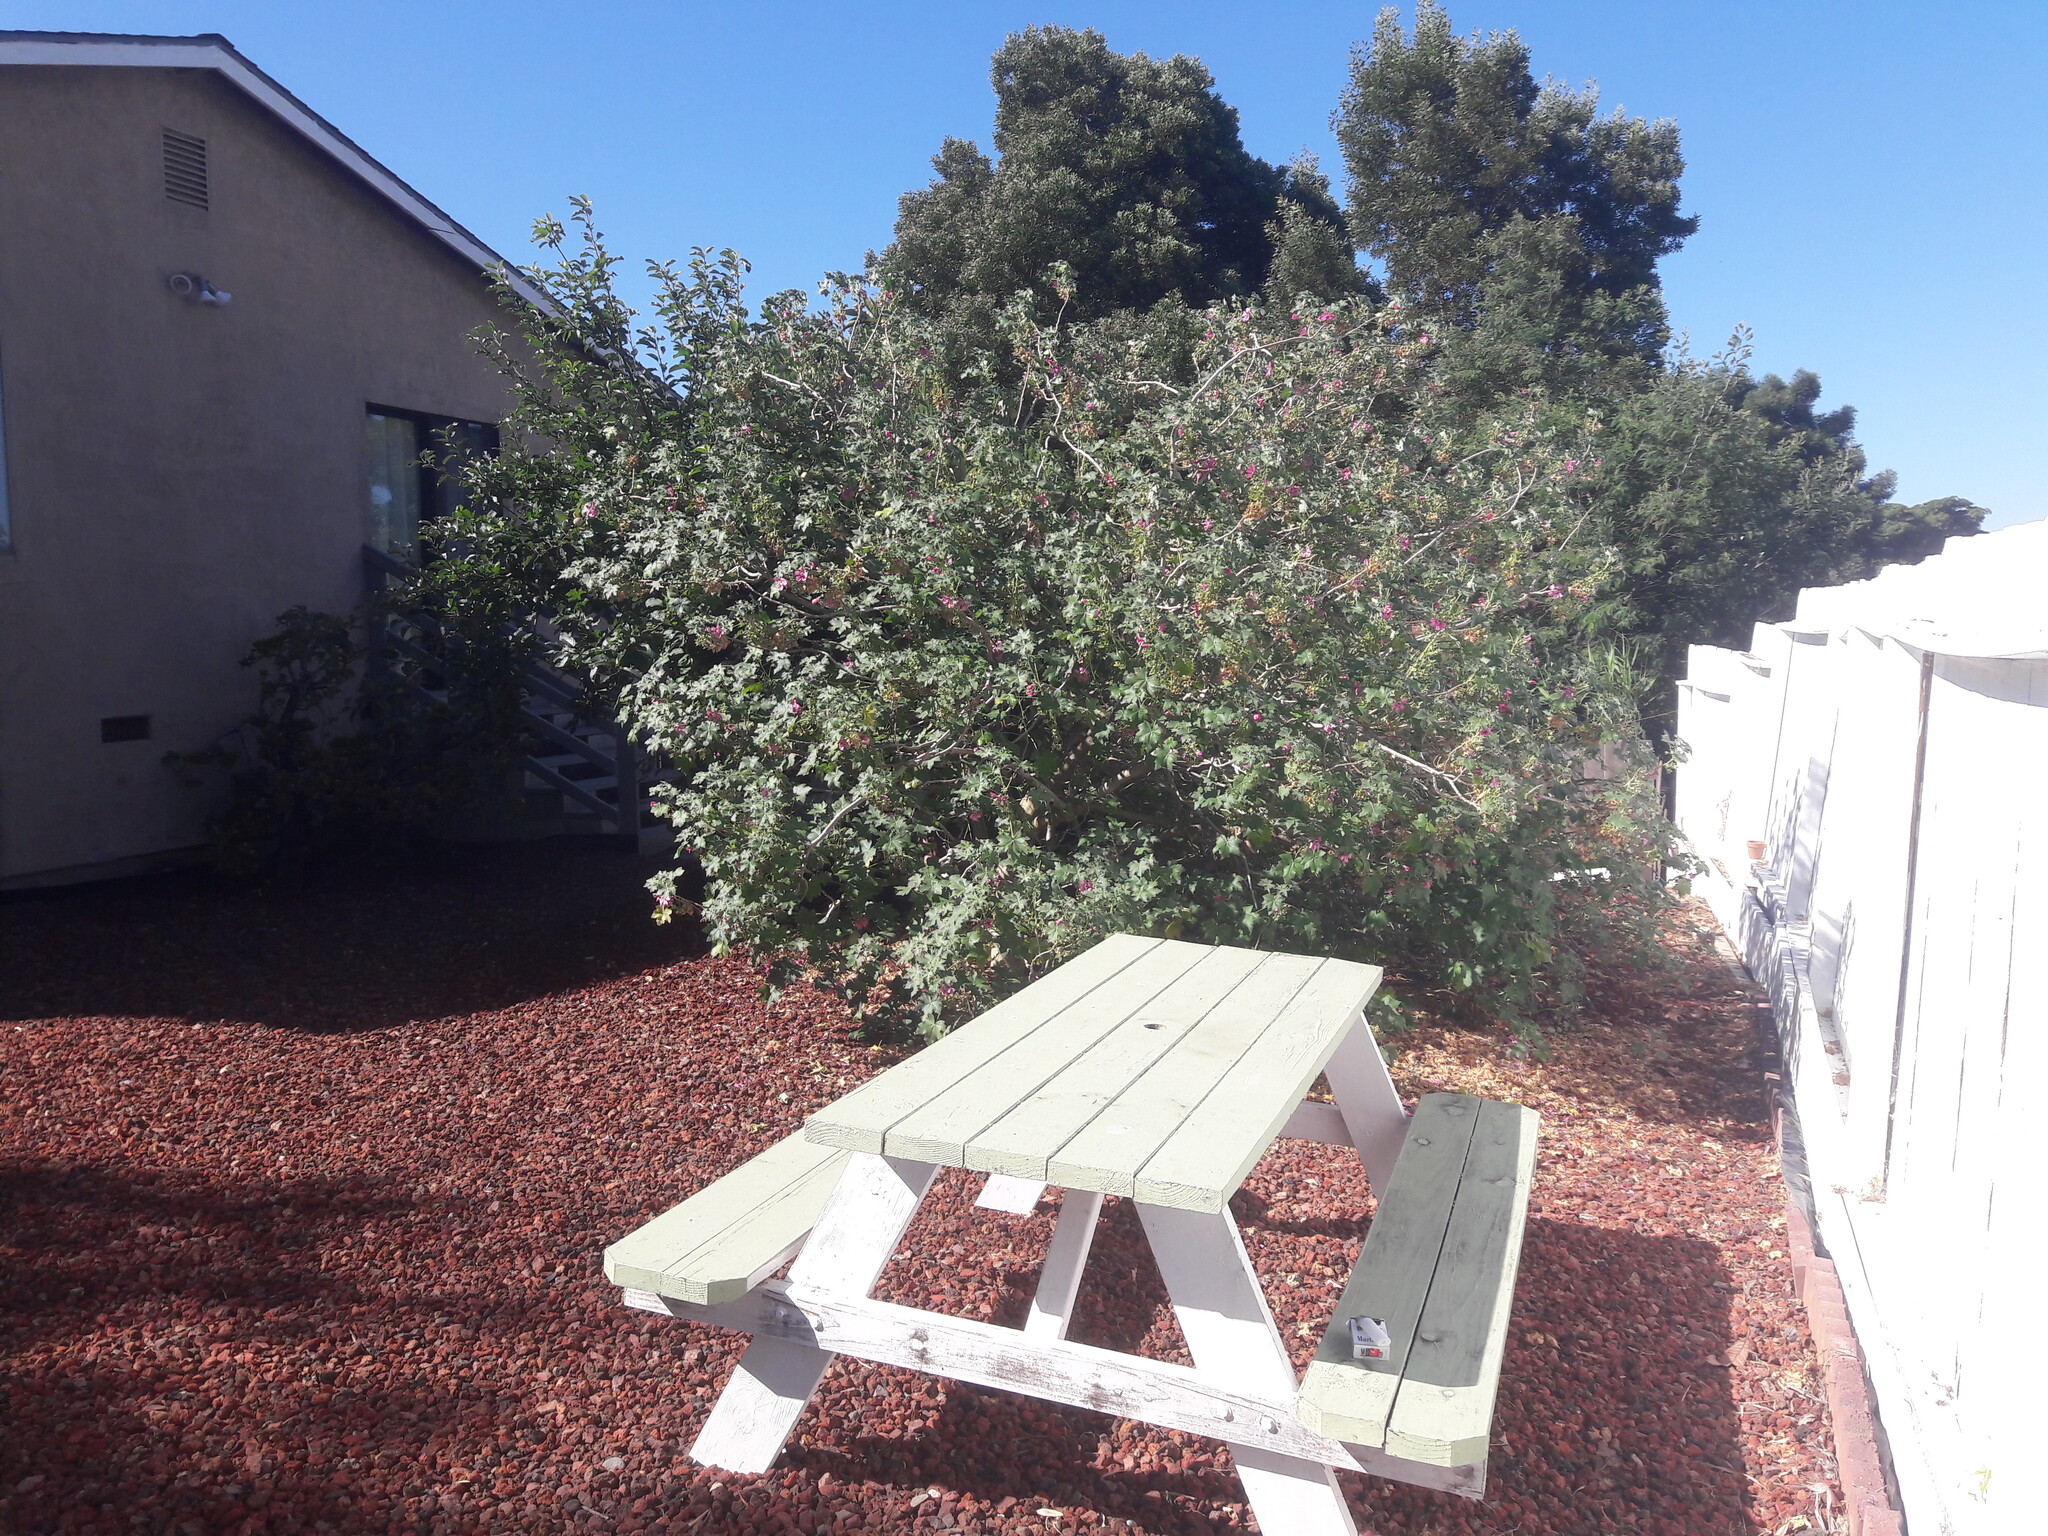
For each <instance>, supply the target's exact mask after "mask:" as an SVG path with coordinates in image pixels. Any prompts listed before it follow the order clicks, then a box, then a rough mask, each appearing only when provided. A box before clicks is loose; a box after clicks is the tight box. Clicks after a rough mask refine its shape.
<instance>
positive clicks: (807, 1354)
mask: <svg viewBox="0 0 2048 1536" xmlns="http://www.w3.org/2000/svg"><path fill="white" fill-rule="evenodd" d="M937 1172H938V1165H937V1164H935V1163H916V1162H910V1161H907V1160H905V1159H903V1158H896V1157H877V1156H874V1155H873V1154H871V1153H866V1152H856V1153H855V1154H854V1155H853V1156H852V1157H850V1158H848V1159H847V1162H846V1171H845V1172H844V1173H842V1174H840V1176H839V1183H838V1185H837V1187H836V1188H834V1189H833V1191H832V1196H831V1198H830V1199H829V1200H827V1201H826V1202H825V1209H824V1210H823V1211H821V1212H819V1214H818V1224H817V1225H816V1226H815V1227H813V1228H812V1229H811V1235H810V1237H809V1238H808V1239H807V1240H806V1241H805V1243H804V1248H803V1252H802V1253H800V1254H798V1255H797V1259H796V1263H795V1264H794V1265H792V1266H791V1268H790V1274H789V1278H790V1283H791V1284H793V1285H799V1284H800V1285H806V1286H811V1287H814V1288H816V1289H818V1290H821V1291H829V1292H831V1293H833V1294H835V1295H843V1296H865V1295H867V1293H868V1292H869V1291H870V1290H871V1289H873V1287H874V1283H875V1281H876V1279H877V1278H879V1277H880V1275H881V1273H882V1270H883V1268H884V1266H886V1265H887V1264H888V1262H889V1256H890V1255H891V1254H892V1253H894V1252H895V1251H896V1244H897V1243H898V1242H899V1241H901V1240H902V1237H903V1229H904V1228H905V1227H907V1226H909V1225H910V1218H911V1217H913V1216H915V1215H916V1214H917V1207H918V1204H919V1202H921V1201H922V1200H923V1199H924V1195H925V1191H926V1190H928V1189H929V1188H931V1182H932V1176H933V1175H934V1174H936V1173H937ZM831 1363H832V1352H831V1351H830V1350H828V1349H819V1348H816V1347H815V1346H813V1345H808V1344H797V1343H792V1342H790V1341H789V1340H786V1339H759V1338H757V1339H755V1340H754V1341H753V1342H752V1343H751V1344H749V1345H748V1346H747V1352H746V1353H745V1354H744V1355H742V1356H740V1363H739V1364H738V1365H737V1366H736V1367H734V1369H733V1373H732V1377H731V1379H730V1380H728V1381H727V1382H726V1384H725V1390H724V1391H723V1392H721V1393H719V1395H718V1402H717V1405H716V1406H715V1407H713V1408H712V1410H711V1416H710V1417H709V1418H708V1419H706V1420H705V1421H704V1428H703V1430H702V1431H701V1432H700V1433H699V1434H698V1436H697V1439H696V1443H695V1444H693V1445H692V1446H691V1447H690V1455H691V1457H692V1458H693V1459H694V1460H696V1461H698V1462H700V1463H702V1464H703V1465H705V1466H708V1467H723V1468H724V1469H725V1470H726V1471H728V1472H765V1471H767V1470H768V1468H769V1467H771V1466H773V1465H774V1463H775V1458H776V1457H777V1456H779V1455H781V1454H782V1447H783V1443H784V1442H785V1441H787V1440H788V1439H789V1434H790V1431H791V1430H793V1429H795V1428H796V1421H797V1419H798V1418H799V1417H801V1416H802V1414H803V1411H804V1409H805V1407H806V1406H807V1405H808V1404H809V1403H810V1400H811V1397H812V1395H813V1394H814V1393H815V1392H816V1391H817V1390H818V1382H819V1381H820V1379H822V1378H823V1376H824V1374H825V1367H826V1366H828V1365H830V1364H831Z"/></svg>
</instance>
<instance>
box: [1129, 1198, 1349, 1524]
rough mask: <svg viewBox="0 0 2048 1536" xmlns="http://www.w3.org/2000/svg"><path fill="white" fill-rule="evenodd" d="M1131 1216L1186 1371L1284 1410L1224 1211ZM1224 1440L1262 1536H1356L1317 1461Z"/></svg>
mask: <svg viewBox="0 0 2048 1536" xmlns="http://www.w3.org/2000/svg"><path fill="white" fill-rule="evenodd" d="M1138 1218H1139V1220H1140V1221H1142V1222H1143V1223H1144V1226H1145V1236H1146V1238H1147V1240H1149V1241H1150V1243H1151V1245H1152V1254H1153V1257H1154V1258H1155V1259H1156V1260H1157V1261H1158V1264H1159V1274H1160V1278H1161V1279H1163V1280H1164V1281H1165V1282H1166V1293H1167V1296H1168V1297H1169V1298H1170V1299H1171V1301H1172V1303H1173V1315H1174V1317H1175V1318H1176V1319H1177V1320H1178V1321H1179V1323H1180V1329H1181V1333H1182V1335H1183V1336H1184V1337H1185V1338H1186V1339H1187V1341H1188V1353H1189V1354H1191V1355H1193V1356H1194V1357H1195V1369H1196V1371H1197V1372H1198V1373H1199V1374H1200V1375H1201V1376H1202V1377H1203V1378H1204V1379H1205V1380H1211V1381H1215V1382H1217V1383H1218V1384H1221V1385H1228V1386H1230V1387H1231V1388H1233V1389H1235V1390H1238V1391H1243V1392H1246V1393H1251V1394H1256V1395H1257V1396H1259V1397H1261V1398H1263V1399H1265V1400H1267V1401H1271V1402H1277V1403H1282V1404H1288V1403H1290V1401H1291V1399H1292V1397H1293V1394H1294V1391H1295V1379H1294V1367H1293V1366H1292V1365H1291V1364H1290V1363H1289V1361H1288V1358H1287V1347H1286V1345H1284V1344H1283V1343H1282V1342H1281V1340H1280V1330H1279V1329H1278V1328H1277V1327H1275V1326H1274V1324H1273V1314H1272V1312H1271V1311H1270V1310H1269V1309H1268V1308H1267V1306H1266V1296H1265V1293H1264V1292H1263V1291H1262V1290H1260V1289H1259V1278H1258V1276H1257V1274H1256V1273H1254V1272H1253V1270H1252V1265H1251V1259H1250V1257H1249V1256H1248V1255H1247V1254H1246V1253H1245V1251H1244V1239H1243V1238H1242V1237H1240V1236H1239V1235H1238V1230H1237V1224H1236V1223H1235V1222H1233V1221H1232V1220H1231V1219H1230V1216H1229V1213H1228V1212H1223V1211H1217V1212H1205V1211H1187V1210H1182V1209H1179V1208H1177V1207H1171V1206H1159V1205H1152V1204H1147V1203H1142V1202H1141V1203H1140V1204H1139V1206H1138ZM1289 1416H1290V1417H1291V1414H1290V1415H1289ZM1297 1422H1298V1421H1297ZM1260 1428H1261V1430H1263V1431H1265V1432H1266V1433H1268V1434H1270V1433H1273V1432H1274V1430H1275V1428H1276V1425H1275V1424H1274V1423H1271V1422H1268V1421H1266V1420H1261V1423H1260ZM1224 1438H1225V1439H1226V1440H1227V1441H1228V1442H1229V1444H1230V1450H1231V1454H1232V1456H1233V1457H1234V1458H1235V1459H1236V1461H1237V1473H1238V1477H1239V1479H1240V1480H1241V1481H1242V1482H1243V1483H1244V1491H1245V1498H1246V1499H1247V1500H1248V1501H1249V1502H1250V1504H1251V1506H1252V1513H1253V1514H1255V1515H1256V1516H1258V1520H1259V1526H1260V1528H1261V1529H1262V1530H1264V1531H1266V1532H1269V1533H1280V1532H1285V1533H1287V1536H1295V1533H1301V1536H1357V1530H1358V1527H1357V1526H1356V1525H1355V1524H1354V1523H1353V1522H1352V1519H1351V1511H1350V1509H1349V1508H1348V1507H1347V1506H1346V1505H1345V1503H1344V1495H1343V1493H1342V1492H1341V1491H1340V1490H1339V1489H1338V1487H1337V1479H1336V1476H1335V1474H1334V1473H1333V1472H1332V1471H1331V1470H1330V1460H1329V1458H1328V1457H1327V1456H1323V1457H1315V1458H1307V1457H1301V1456H1295V1455H1289V1454H1287V1453H1286V1452H1284V1451H1278V1450H1274V1449H1270V1448H1268V1447H1267V1446H1264V1445H1260V1444H1254V1443H1251V1442H1249V1441H1245V1440H1240V1439H1237V1438H1235V1437H1234V1436H1232V1435H1228V1434H1226V1435H1225V1436H1224ZM1317 1438H1319V1439H1320V1438H1321V1437H1320V1436H1318V1437H1317Z"/></svg>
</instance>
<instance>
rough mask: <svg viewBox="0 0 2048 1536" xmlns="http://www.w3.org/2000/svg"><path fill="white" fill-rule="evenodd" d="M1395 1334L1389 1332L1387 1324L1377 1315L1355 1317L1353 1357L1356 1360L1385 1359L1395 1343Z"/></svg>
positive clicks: (1352, 1331) (1352, 1339) (1353, 1323)
mask: <svg viewBox="0 0 2048 1536" xmlns="http://www.w3.org/2000/svg"><path fill="white" fill-rule="evenodd" d="M1393 1342H1394V1338H1393V1335H1392V1334H1390V1333H1388V1332H1387V1325H1386V1324H1385V1323H1383V1322H1381V1321H1380V1320H1379V1319H1378V1318H1376V1317H1354V1318H1352V1319H1351V1358H1352V1359H1354V1360H1384V1359H1386V1358H1387V1350H1388V1349H1389V1348H1390V1347H1391V1346H1392V1345H1393Z"/></svg>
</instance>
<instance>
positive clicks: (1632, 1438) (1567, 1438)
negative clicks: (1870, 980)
mask: <svg viewBox="0 0 2048 1536" xmlns="http://www.w3.org/2000/svg"><path fill="white" fill-rule="evenodd" d="M1104 1216H1105V1219H1104V1222H1103V1225H1102V1228H1101V1230H1100V1232H1099V1233H1098V1235H1097V1238H1096V1247H1095V1253H1094V1256H1093V1257H1092V1258H1091V1261H1090V1265H1089V1272H1088V1283H1087V1284H1086V1285H1085V1286H1084V1287H1083V1290H1082V1296H1081V1305H1080V1308H1079V1311H1078V1313H1077V1317H1076V1322H1075V1327H1074V1330H1073V1335H1072V1336H1073V1337H1074V1338H1075V1339H1076V1340H1077V1341H1078V1342H1085V1343H1089V1344H1095V1345H1099V1346H1101V1347H1104V1348H1110V1349H1119V1350H1132V1351H1136V1352H1139V1353H1144V1354H1147V1355H1151V1356H1153V1357H1155V1358H1161V1359H1178V1360H1180V1361H1182V1362H1183V1363H1186V1362H1187V1355H1186V1353H1185V1347H1184V1346H1183V1345H1181V1343H1180V1338H1179V1333H1178V1330H1177V1329H1176V1328H1175V1326H1174V1324H1173V1322H1172V1319H1171V1313H1170V1311H1169V1309H1168V1305H1167V1301H1166V1297H1165V1293H1164V1289H1163V1287H1162V1286H1161V1285H1160V1283H1159V1280H1158V1274H1157V1270H1156V1268H1155V1267H1154V1266H1153V1264H1152V1262H1151V1256H1150V1253H1149V1251H1148V1250H1147V1249H1146V1247H1145V1243H1144V1237H1143V1233H1142V1231H1141V1230H1140V1229H1139V1227H1138V1224H1137V1222H1136V1219H1135V1213H1134V1212H1132V1210H1131V1208H1130V1206H1129V1204H1128V1202H1123V1201H1118V1202H1115V1203H1112V1204H1111V1205H1109V1206H1108V1207H1106V1209H1105V1212H1104ZM1734 1294H1735V1290H1734V1287H1733V1285H1732V1284H1731V1282H1730V1280H1729V1276H1728V1272H1727V1270H1726V1269H1725V1268H1724V1266H1723V1265H1722V1263H1721V1260H1720V1257H1719V1254H1718V1252H1717V1251H1716V1249H1715V1248H1714V1246H1713V1245H1712V1244H1710V1243H1707V1242H1702V1241H1699V1240H1696V1239H1692V1238H1676V1237H1649V1236H1643V1235H1639V1234H1637V1233H1634V1232H1629V1231H1621V1230H1614V1229H1611V1228H1606V1227H1600V1226H1595V1225H1590V1224H1588V1225H1581V1224H1578V1223H1572V1222H1560V1221H1551V1220H1543V1219H1537V1220H1533V1221H1531V1222H1530V1224H1529V1227H1528V1233H1527V1238H1526V1241H1525V1244H1524V1248H1523V1257H1522V1269H1521V1278H1520V1281H1519V1283H1518V1285H1517V1287H1516V1299H1515V1306H1514V1313H1513V1317H1512V1321H1511V1324H1510V1331H1509V1345H1508V1352H1507V1358H1506V1361H1505V1364H1504V1367H1503V1372H1502V1380H1501V1386H1500V1396H1499V1399H1498V1403H1497V1408H1496V1414H1495V1420H1494V1424H1495V1440H1494V1451H1493V1455H1492V1458H1491V1461H1490V1465H1489V1469H1488V1493H1487V1500H1486V1504H1485V1506H1484V1508H1485V1510H1486V1517H1485V1518H1486V1519H1487V1520H1488V1521H1489V1522H1490V1523H1491V1524H1492V1525H1494V1526H1497V1527H1498V1528H1499V1529H1501V1530H1514V1529H1519V1528H1522V1527H1524V1526H1527V1527H1528V1528H1532V1529H1543V1530H1570V1531H1574V1532H1585V1533H1593V1532H1609V1531H1613V1532H1638V1531H1644V1532H1647V1531H1659V1532H1662V1531H1672V1532H1678V1531H1684V1532H1695V1531H1696V1532H1702V1533H1714V1536H1722V1533H1733V1532H1741V1531H1748V1530H1752V1529H1754V1528H1755V1527H1754V1520H1753V1518H1752V1514H1753V1510H1752V1500H1751V1497H1750V1489H1749V1482H1748V1479H1747V1478H1746V1477H1745V1476H1744V1474H1743V1473H1742V1471H1741V1470H1740V1469H1741V1467H1742V1464H1743V1451H1742V1434H1741V1422H1740V1416H1739V1409H1738V1405H1737V1402H1736V1398H1735V1394H1734V1392H1733V1390H1732V1386H1731V1382H1730V1371H1729V1368H1728V1366H1727V1364H1726V1363H1725V1362H1726V1361H1727V1356H1728V1349H1729V1346H1730V1344H1731V1342H1732V1341H1733V1339H1734V1337H1735V1333H1736V1330H1735V1327H1734V1323H1733V1317H1732V1309H1731V1301H1732V1298H1733V1296H1734ZM946 1399H947V1400H946V1403H945V1405H944V1406H943V1407H941V1408H939V1409H937V1410H936V1411H935V1413H934V1414H933V1415H932V1417H931V1419H930V1422H929V1425H928V1427H927V1429H926V1430H925V1431H923V1432H921V1433H913V1434H911V1435H909V1436H906V1437H902V1438H897V1437H893V1436H868V1435H864V1434H862V1433H861V1432H860V1431H859V1429H858V1426H857V1425H856V1424H842V1425H838V1426H835V1428H836V1429H837V1431H838V1435H837V1445H836V1447H828V1446H821V1445H817V1444H815V1443H814V1444H813V1445H811V1446H810V1447H808V1448H806V1449H804V1450H801V1451H798V1450H796V1449H794V1443H793V1449H792V1452H791V1456H792V1459H793V1460H795V1461H797V1462H800V1463H801V1464H803V1465H806V1466H808V1467H810V1468H811V1469H812V1470H814V1471H816V1472H819V1473H823V1472H831V1473H833V1474H834V1475H835V1476H838V1477H842V1478H849V1479H856V1480H857V1479H860V1478H864V1477H865V1478H873V1477H882V1478H886V1479H888V1480H890V1481H892V1482H896V1483H898V1484H902V1485H906V1486H914V1485H916V1484H919V1483H929V1484H932V1485H943V1486H944V1487H947V1488H949V1489H952V1490H955V1491H957V1492H959V1493H962V1494H966V1495H970V1496H972V1497H974V1498H976V1499H982V1500H988V1501H1000V1500H1001V1499H1004V1498H1006V1497H1017V1498H1021V1497H1023V1496H1024V1495H1026V1494H1027V1493H1032V1494H1033V1495H1034V1496H1040V1497H1042V1496H1044V1494H1045V1492H1046V1490H1049V1489H1050V1490H1054V1494H1055V1502H1065V1503H1069V1504H1073V1505H1079V1506H1084V1507H1088V1508H1092V1509H1095V1510H1097V1511H1100V1512H1101V1513H1103V1514H1104V1515H1108V1516H1113V1517H1116V1518H1139V1519H1142V1520H1143V1521H1144V1522H1145V1523H1146V1525H1147V1526H1148V1527H1149V1528H1153V1529H1160V1530H1186V1531H1191V1532H1197V1531H1199V1532H1206V1531H1211V1530H1222V1529H1224V1528H1225V1527H1223V1526H1221V1525H1218V1524H1214V1523H1212V1522H1211V1521H1210V1520H1208V1519H1207V1518H1206V1517H1204V1516H1203V1515H1201V1514H1200V1513H1199V1512H1197V1511H1196V1510H1194V1509H1188V1508H1179V1507H1178V1506H1181V1505H1183V1504H1193V1505H1204V1506H1207V1507H1209V1508H1211V1509H1213V1508H1214V1507H1215V1506H1216V1505H1218V1504H1224V1505H1228V1504H1234V1503H1238V1502H1240V1501H1241V1500H1242V1498H1243V1494H1242V1492H1241V1490H1240V1489H1239V1487H1238V1485H1237V1483H1236V1479H1235V1475H1234V1473H1233V1471H1232V1470H1231V1466H1230V1462H1229V1458H1228V1455H1227V1453H1225V1452H1224V1451H1223V1447H1222V1446H1221V1444H1220V1443H1219V1442H1216V1441H1212V1440H1208V1439H1205V1438H1203V1437H1201V1436H1192V1435H1191V1436H1174V1437H1168V1440H1169V1442H1172V1443H1170V1444H1169V1446H1168V1448H1167V1453H1166V1454H1167V1459H1166V1460H1165V1461H1164V1462H1146V1461H1140V1460H1137V1459H1136V1458H1135V1457H1134V1458H1133V1463H1134V1464H1133V1465H1131V1466H1129V1467H1126V1466H1124V1465H1123V1463H1122V1457H1123V1456H1124V1455H1125V1454H1128V1451H1129V1449H1130V1446H1129V1443H1128V1442H1126V1441H1125V1440H1123V1439H1122V1438H1120V1437H1119V1436H1118V1426H1117V1425H1116V1423H1115V1422H1114V1421H1113V1420H1111V1419H1109V1418H1106V1417H1104V1416H1102V1415H1099V1414H1092V1413H1088V1412H1085V1411H1082V1410H1079V1409H1063V1408H1055V1407H1052V1406H1050V1405H1045V1404H1034V1403H1028V1402H1025V1401H1023V1400H1020V1399H1018V1398H1015V1397H1011V1396H1008V1395H1007V1394H1004V1393H1000V1392H993V1391H987V1390H984V1389H981V1388H976V1387H969V1386H964V1385H961V1384H958V1383H949V1384H948V1385H947V1387H946ZM1180 1442H1184V1443H1180ZM1344 1484H1345V1490H1346V1493H1347V1496H1348V1497H1349V1498H1350V1499H1351V1501H1352V1504H1353V1508H1354V1509H1355V1510H1356V1511H1357V1512H1358V1513H1359V1515H1360V1518H1361V1521H1362V1522H1363V1523H1364V1524H1366V1525H1368V1526H1373V1527H1375V1528H1386V1529H1396V1530H1418V1531H1427V1530H1432V1529H1436V1528H1438V1527H1439V1525H1441V1524H1442V1523H1443V1522H1444V1517H1447V1516H1449V1515H1452V1514H1453V1513H1456V1512H1461V1511H1462V1512H1471V1511H1472V1510H1473V1506H1471V1505H1470V1504H1469V1503H1467V1502H1466V1501H1464V1500H1460V1499H1456V1498H1454V1497H1453V1496H1452V1495H1448V1494H1438V1493H1432V1492H1428V1491H1426V1490H1424V1489H1420V1488H1414V1487H1409V1486H1405V1485H1402V1484H1398V1483H1393V1482H1389V1481H1386V1480H1385V1479H1381V1478H1373V1477H1362V1476H1358V1475H1354V1474H1345V1476H1344Z"/></svg>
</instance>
